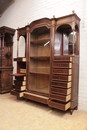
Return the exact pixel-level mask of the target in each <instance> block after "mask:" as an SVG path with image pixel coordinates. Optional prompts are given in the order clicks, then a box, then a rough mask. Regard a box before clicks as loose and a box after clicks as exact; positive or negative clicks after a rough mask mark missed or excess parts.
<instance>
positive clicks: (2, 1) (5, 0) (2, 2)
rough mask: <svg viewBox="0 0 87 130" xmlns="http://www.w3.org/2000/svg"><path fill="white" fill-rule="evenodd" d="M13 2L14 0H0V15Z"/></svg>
mask: <svg viewBox="0 0 87 130" xmlns="http://www.w3.org/2000/svg"><path fill="white" fill-rule="evenodd" d="M13 2H14V0H0V16H1V15H2V14H3V13H4V11H5V10H6V9H7V8H8V7H9V6H10V5H11V4H12V3H13Z"/></svg>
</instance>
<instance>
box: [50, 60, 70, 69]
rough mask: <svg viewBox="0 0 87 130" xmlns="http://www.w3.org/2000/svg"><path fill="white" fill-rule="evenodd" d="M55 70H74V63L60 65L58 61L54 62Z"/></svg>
mask: <svg viewBox="0 0 87 130" xmlns="http://www.w3.org/2000/svg"><path fill="white" fill-rule="evenodd" d="M52 67H53V68H66V69H67V68H72V63H66V62H65V63H59V62H58V61H54V62H53V66H52Z"/></svg>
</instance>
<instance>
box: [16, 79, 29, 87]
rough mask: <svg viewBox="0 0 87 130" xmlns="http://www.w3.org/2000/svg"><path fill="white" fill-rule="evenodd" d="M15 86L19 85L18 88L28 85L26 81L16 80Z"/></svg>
mask: <svg viewBox="0 0 87 130" xmlns="http://www.w3.org/2000/svg"><path fill="white" fill-rule="evenodd" d="M14 84H15V85H17V86H21V85H26V81H22V80H21V81H19V80H14Z"/></svg>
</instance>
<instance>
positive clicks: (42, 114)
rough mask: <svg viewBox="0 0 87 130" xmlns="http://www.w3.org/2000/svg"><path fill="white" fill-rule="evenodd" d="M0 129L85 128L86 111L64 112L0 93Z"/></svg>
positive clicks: (54, 129)
mask: <svg viewBox="0 0 87 130" xmlns="http://www.w3.org/2000/svg"><path fill="white" fill-rule="evenodd" d="M0 130H87V112H85V111H80V110H78V111H76V110H75V111H74V113H73V115H70V113H69V112H67V113H64V112H61V111H59V110H56V109H53V110H52V109H51V108H49V107H47V106H45V105H43V104H40V103H36V102H32V101H26V100H17V99H16V97H15V96H13V95H10V94H4V95H0Z"/></svg>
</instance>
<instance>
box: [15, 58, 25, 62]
mask: <svg viewBox="0 0 87 130" xmlns="http://www.w3.org/2000/svg"><path fill="white" fill-rule="evenodd" d="M14 61H17V62H26V57H17V58H14Z"/></svg>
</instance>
